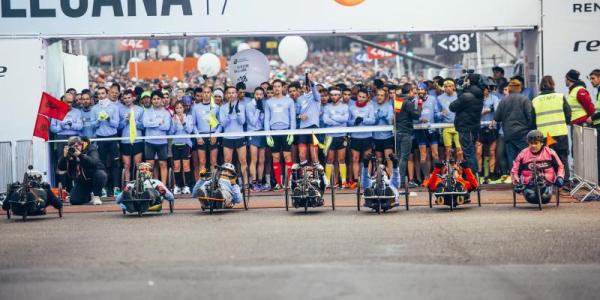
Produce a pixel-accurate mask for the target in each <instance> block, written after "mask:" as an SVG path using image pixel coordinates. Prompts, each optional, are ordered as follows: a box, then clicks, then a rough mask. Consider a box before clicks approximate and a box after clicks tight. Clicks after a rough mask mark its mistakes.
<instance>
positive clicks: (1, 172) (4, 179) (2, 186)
mask: <svg viewBox="0 0 600 300" xmlns="http://www.w3.org/2000/svg"><path fill="white" fill-rule="evenodd" d="M12 182H13V159H12V144H11V142H0V193H6V187H7V185H8V184H9V183H12Z"/></svg>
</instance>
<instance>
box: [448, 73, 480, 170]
mask: <svg viewBox="0 0 600 300" xmlns="http://www.w3.org/2000/svg"><path fill="white" fill-rule="evenodd" d="M480 79H481V77H480V76H479V75H477V74H469V75H468V76H467V78H465V84H464V92H463V93H462V95H460V97H458V99H456V101H454V102H452V104H450V107H449V108H450V111H452V112H454V113H456V117H455V118H454V127H456V131H458V137H459V140H460V145H461V146H462V150H463V153H464V157H465V161H467V162H468V164H469V167H470V168H471V170H477V158H476V157H475V139H476V138H477V133H478V132H479V128H480V127H481V111H482V110H483V91H482V90H481V88H479V86H478V84H479V82H480Z"/></svg>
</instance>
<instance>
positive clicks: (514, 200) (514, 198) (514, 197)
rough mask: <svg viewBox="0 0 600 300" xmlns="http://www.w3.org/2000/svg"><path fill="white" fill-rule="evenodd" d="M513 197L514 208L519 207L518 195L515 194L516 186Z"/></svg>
mask: <svg viewBox="0 0 600 300" xmlns="http://www.w3.org/2000/svg"><path fill="white" fill-rule="evenodd" d="M512 195H513V207H517V193H516V192H515V188H514V186H513V191H512Z"/></svg>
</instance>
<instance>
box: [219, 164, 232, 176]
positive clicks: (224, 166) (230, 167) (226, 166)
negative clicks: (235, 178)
mask: <svg viewBox="0 0 600 300" xmlns="http://www.w3.org/2000/svg"><path fill="white" fill-rule="evenodd" d="M221 169H223V170H227V171H229V172H231V173H232V174H235V166H234V165H233V164H230V163H225V164H223V165H222V166H221Z"/></svg>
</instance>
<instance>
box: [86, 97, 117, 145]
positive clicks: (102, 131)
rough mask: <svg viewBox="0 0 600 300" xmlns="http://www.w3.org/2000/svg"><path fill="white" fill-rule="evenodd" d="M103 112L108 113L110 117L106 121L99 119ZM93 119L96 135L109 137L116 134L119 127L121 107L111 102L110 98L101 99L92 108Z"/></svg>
mask: <svg viewBox="0 0 600 300" xmlns="http://www.w3.org/2000/svg"><path fill="white" fill-rule="evenodd" d="M102 112H105V113H107V114H108V119H106V120H104V121H101V120H98V117H99V115H100V114H101V113H102ZM92 120H93V121H92V122H93V127H94V134H95V136H97V137H107V136H113V135H116V134H117V129H118V128H119V109H118V107H117V105H116V104H114V103H113V102H110V100H108V99H104V100H100V101H99V102H98V104H96V105H94V107H93V108H92Z"/></svg>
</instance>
